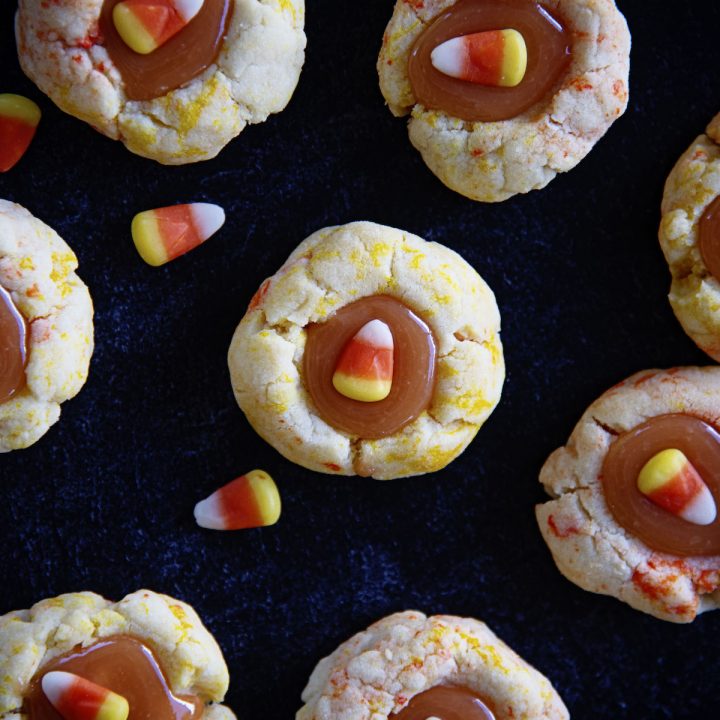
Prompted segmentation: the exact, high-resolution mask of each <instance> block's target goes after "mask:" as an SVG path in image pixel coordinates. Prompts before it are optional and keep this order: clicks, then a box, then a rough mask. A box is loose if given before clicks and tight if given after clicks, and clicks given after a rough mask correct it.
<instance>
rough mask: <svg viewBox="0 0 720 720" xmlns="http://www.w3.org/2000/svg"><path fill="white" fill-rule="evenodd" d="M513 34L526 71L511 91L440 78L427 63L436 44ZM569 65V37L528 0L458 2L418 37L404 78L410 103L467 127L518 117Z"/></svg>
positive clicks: (550, 16) (550, 89) (547, 14)
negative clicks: (490, 33)
mask: <svg viewBox="0 0 720 720" xmlns="http://www.w3.org/2000/svg"><path fill="white" fill-rule="evenodd" d="M503 28H512V29H513V30H517V31H518V32H519V33H520V34H521V35H522V36H523V38H524V39H525V43H526V45H527V54H528V57H527V70H526V72H525V76H524V78H523V80H522V82H521V83H520V84H519V85H517V86H516V87H489V86H484V85H476V84H474V83H470V82H466V81H465V80H459V79H457V78H452V77H450V76H448V75H445V74H444V73H441V72H440V71H439V70H437V69H436V68H435V67H433V64H432V62H431V59H430V54H431V53H432V51H433V50H434V49H435V48H436V47H437V46H438V45H440V44H441V43H443V42H445V41H446V40H450V39H451V38H454V37H459V36H461V35H469V34H471V33H476V32H482V31H487V30H501V29H503ZM569 64H570V36H569V33H568V32H567V31H566V30H565V28H564V27H563V26H562V24H561V23H560V21H559V20H558V19H557V18H555V17H553V16H552V15H551V14H550V12H549V11H548V10H547V9H546V8H544V7H542V5H540V4H538V3H536V2H532V1H531V0H459V2H457V3H456V4H455V5H453V6H452V7H451V8H449V9H448V10H446V11H445V12H444V13H442V14H440V15H439V16H438V17H437V18H436V19H435V21H434V22H433V23H432V25H430V26H429V27H428V28H427V29H426V30H425V31H424V32H423V33H422V35H420V37H418V39H417V40H416V41H415V44H414V45H413V48H412V50H411V52H410V58H409V60H408V76H409V79H410V85H411V86H412V91H413V95H414V96H415V100H416V101H417V102H419V103H420V104H421V105H424V106H425V107H426V108H428V109H431V110H440V111H442V112H444V113H446V114H447V115H451V116H453V117H457V118H460V119H461V120H468V121H470V122H492V121H496V120H508V119H510V118H514V117H517V116H518V115H520V114H521V113H523V112H525V111H526V110H528V109H529V108H531V107H532V106H533V105H535V104H536V103H538V102H540V101H541V100H544V99H545V98H547V97H548V96H549V95H550V93H551V91H552V90H553V89H554V88H555V87H556V86H557V84H558V81H559V80H560V78H561V77H562V75H563V74H564V73H565V71H566V70H567V67H568V65H569Z"/></svg>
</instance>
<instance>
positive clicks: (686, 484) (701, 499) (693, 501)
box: [637, 449, 717, 525]
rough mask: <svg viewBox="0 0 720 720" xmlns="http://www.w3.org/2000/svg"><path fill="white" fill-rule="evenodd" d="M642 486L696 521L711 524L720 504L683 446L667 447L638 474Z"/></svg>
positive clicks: (669, 507)
mask: <svg viewBox="0 0 720 720" xmlns="http://www.w3.org/2000/svg"><path fill="white" fill-rule="evenodd" d="M637 484H638V489H639V490H640V492H641V493H642V494H643V495H645V496H646V497H647V498H649V499H650V500H652V502H654V503H655V504H656V505H659V506H660V507H661V508H664V509H665V510H667V511H668V512H671V513H672V514H673V515H677V516H678V517H681V518H682V519H683V520H687V521H688V522H691V523H694V524H695V525H709V524H710V523H711V522H713V521H714V520H715V516H716V515H717V508H716V506H715V500H714V499H713V496H712V493H711V492H710V490H709V489H708V486H707V485H706V484H705V483H704V481H703V479H702V478H701V477H700V474H699V473H698V471H697V470H696V469H695V468H694V467H693V465H692V463H691V462H690V461H689V460H688V459H687V458H686V457H685V455H684V454H683V453H682V452H680V450H675V449H670V450H663V451H662V452H659V453H658V454H657V455H655V456H653V457H652V458H650V460H649V461H648V462H647V463H646V464H645V466H644V467H643V469H642V470H641V471H640V474H639V475H638V483H637Z"/></svg>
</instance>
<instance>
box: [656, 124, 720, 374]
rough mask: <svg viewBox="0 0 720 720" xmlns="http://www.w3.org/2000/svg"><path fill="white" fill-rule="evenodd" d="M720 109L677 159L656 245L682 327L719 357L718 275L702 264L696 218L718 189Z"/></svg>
mask: <svg viewBox="0 0 720 720" xmlns="http://www.w3.org/2000/svg"><path fill="white" fill-rule="evenodd" d="M719 143H720V115H716V116H715V118H713V120H712V122H711V123H710V125H708V128H707V135H700V137H698V138H697V139H696V140H695V142H694V143H693V144H692V145H691V146H690V147H689V148H688V149H687V151H686V152H685V153H684V155H683V156H682V157H681V158H680V159H679V160H678V161H677V164H676V165H675V167H674V168H673V169H672V172H671V173H670V175H669V177H668V179H667V182H666V183H665V193H664V195H663V201H662V221H661V222H660V246H661V247H662V251H663V253H665V259H666V260H667V262H668V265H669V266H670V272H671V273H672V285H671V287H670V304H671V305H672V309H673V310H674V311H675V315H676V316H677V319H678V320H679V321H680V324H681V325H682V326H683V329H684V330H685V332H686V333H687V334H688V335H689V336H690V337H691V338H692V339H693V340H694V341H695V343H696V344H697V346H698V347H699V348H700V349H701V350H704V351H705V352H706V353H707V354H708V355H710V357H712V358H713V359H714V360H717V361H718V362H720V280H719V279H718V278H714V277H713V276H712V275H710V273H709V272H708V269H707V268H706V267H705V263H704V262H703V259H702V257H701V255H700V250H699V248H698V222H699V221H700V217H701V216H702V214H703V212H704V210H705V208H706V207H707V206H708V205H709V204H710V203H711V202H712V201H713V200H714V199H715V198H716V197H717V196H718V195H720V145H719Z"/></svg>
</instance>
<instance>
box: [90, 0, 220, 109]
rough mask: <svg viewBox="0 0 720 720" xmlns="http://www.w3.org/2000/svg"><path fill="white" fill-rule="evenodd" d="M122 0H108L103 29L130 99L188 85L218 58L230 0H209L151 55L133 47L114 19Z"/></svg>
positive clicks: (150, 96) (159, 93)
mask: <svg viewBox="0 0 720 720" xmlns="http://www.w3.org/2000/svg"><path fill="white" fill-rule="evenodd" d="M119 2H120V0H105V2H104V4H103V7H102V13H101V15H100V33H101V35H102V37H103V44H104V46H105V48H106V49H107V51H108V55H110V59H111V60H112V61H113V63H114V64H115V67H117V69H118V71H119V72H120V75H121V77H122V79H123V84H124V89H125V94H126V95H127V96H128V98H129V99H130V100H152V99H153V98H156V97H160V96H162V95H166V94H167V93H168V92H170V91H171V90H175V89H176V88H179V87H181V86H182V85H185V84H186V83H188V82H190V80H192V79H193V78H194V77H196V76H197V75H199V74H200V73H201V72H203V70H205V69H206V68H208V67H209V66H210V65H212V63H213V62H215V58H217V55H218V53H219V52H220V46H221V45H222V42H223V38H224V37H225V34H226V32H227V28H228V25H229V22H230V17H231V16H232V7H233V3H232V2H231V1H230V0H205V2H204V4H203V6H202V9H201V10H200V12H198V14H197V15H196V16H195V17H194V18H193V19H192V20H191V21H190V22H189V23H188V24H187V26H186V27H184V28H183V29H182V30H181V31H180V32H179V33H178V34H177V35H175V36H174V37H172V38H170V40H168V41H167V42H166V43H165V44H164V45H161V46H160V47H159V48H158V49H157V50H155V51H154V52H151V53H150V54H149V55H140V54H139V53H136V52H135V51H133V50H131V49H130V48H129V47H128V46H127V45H126V44H125V43H124V42H123V40H122V38H121V37H120V35H119V34H118V32H117V30H116V29H115V25H114V23H113V19H112V11H113V8H114V7H115V5H117V4H118V3H119Z"/></svg>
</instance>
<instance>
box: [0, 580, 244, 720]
mask: <svg viewBox="0 0 720 720" xmlns="http://www.w3.org/2000/svg"><path fill="white" fill-rule="evenodd" d="M112 635H132V636H134V637H135V638H137V639H138V640H140V641H141V642H143V643H145V644H146V645H147V646H148V647H149V648H150V649H151V650H152V651H153V652H154V653H155V654H156V656H157V658H158V660H159V662H160V663H161V665H162V668H163V670H164V671H165V673H166V675H167V680H168V683H169V685H170V689H171V690H172V691H173V693H175V694H176V695H177V694H193V695H197V696H198V697H199V698H200V699H201V700H203V701H204V702H205V703H206V706H205V711H204V713H203V717H204V718H206V719H207V720H234V719H235V715H234V714H233V712H232V711H231V710H230V709H229V708H227V707H225V706H224V705H219V704H218V703H220V702H222V700H223V697H224V696H225V693H226V691H227V688H228V682H229V680H228V671H227V667H226V666H225V660H224V659H223V656H222V652H221V650H220V648H219V647H218V644H217V643H216V642H215V639H214V638H213V637H212V635H210V633H209V632H208V631H207V630H206V629H205V627H204V625H203V624H202V622H201V621H200V618H199V617H198V616H197V614H196V613H195V611H194V610H193V609H192V608H191V607H190V606H189V605H186V604H185V603H183V602H181V601H180V600H175V599H174V598H171V597H169V596H167V595H159V594H157V593H154V592H151V591H150V590H138V591H137V592H135V593H132V594H131V595H127V596H126V597H125V598H123V599H122V600H121V601H120V602H117V603H113V602H110V601H109V600H105V599H104V598H102V597H100V596H99V595H96V594H95V593H91V592H81V593H69V594H67V595H60V596H59V597H56V598H50V599H47V600H43V601H41V602H39V603H36V604H35V605H33V607H31V608H30V609H29V610H18V611H15V612H10V613H8V614H7V615H3V616H1V617H0V718H1V719H2V720H23V718H26V717H27V715H25V714H24V713H23V712H22V702H23V694H24V693H25V690H26V689H27V687H28V684H29V682H30V680H31V679H32V677H33V675H35V673H36V672H37V670H38V669H39V668H41V667H42V666H43V665H44V664H45V663H47V662H48V661H50V660H52V659H53V658H55V657H57V656H58V655H62V654H63V653H67V652H70V651H71V650H73V649H74V648H76V647H77V646H83V647H86V646H88V645H92V644H93V643H95V642H97V641H98V640H101V639H102V638H106V637H110V636H112Z"/></svg>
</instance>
